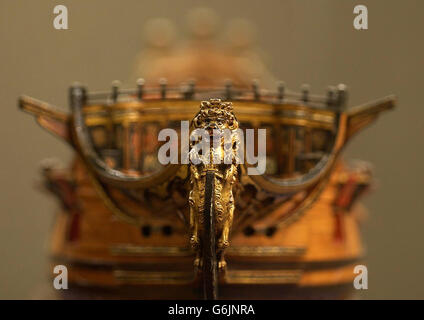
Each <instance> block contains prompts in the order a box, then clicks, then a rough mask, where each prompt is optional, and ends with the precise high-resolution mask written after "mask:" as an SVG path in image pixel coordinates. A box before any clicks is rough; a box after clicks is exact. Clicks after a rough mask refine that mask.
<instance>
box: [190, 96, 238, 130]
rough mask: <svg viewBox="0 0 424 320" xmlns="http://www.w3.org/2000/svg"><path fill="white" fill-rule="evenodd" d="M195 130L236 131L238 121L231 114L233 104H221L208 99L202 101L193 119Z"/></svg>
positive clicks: (217, 100)
mask: <svg viewBox="0 0 424 320" xmlns="http://www.w3.org/2000/svg"><path fill="white" fill-rule="evenodd" d="M193 125H194V127H195V128H203V129H206V130H210V131H211V130H213V129H218V130H219V129H220V130H224V129H230V130H236V129H238V121H237V119H236V117H235V115H234V112H233V104H232V103H231V102H222V101H221V99H210V100H209V101H202V102H201V104H200V111H199V112H198V113H197V115H196V116H195V117H194V119H193Z"/></svg>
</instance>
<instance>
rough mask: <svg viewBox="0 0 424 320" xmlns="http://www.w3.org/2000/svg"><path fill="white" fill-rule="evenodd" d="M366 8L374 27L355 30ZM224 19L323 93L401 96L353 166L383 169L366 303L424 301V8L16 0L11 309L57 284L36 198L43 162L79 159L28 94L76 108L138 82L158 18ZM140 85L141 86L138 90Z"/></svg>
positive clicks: (44, 205)
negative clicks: (250, 30) (75, 101)
mask: <svg viewBox="0 0 424 320" xmlns="http://www.w3.org/2000/svg"><path fill="white" fill-rule="evenodd" d="M58 4H64V5H66V6H67V7H68V10H69V27H70V29H69V30H62V31H59V30H55V29H54V28H53V24H52V22H53V18H54V15H53V8H54V6H55V5H58ZM357 4H365V5H367V7H368V10H369V29H368V30H367V31H357V30H355V29H354V28H353V25H352V22H353V18H354V15H353V8H354V6H355V5H357ZM199 5H207V6H208V7H210V8H213V9H215V10H216V12H217V13H218V14H219V16H220V18H221V24H220V28H222V30H221V31H224V30H225V25H226V23H227V22H228V21H229V20H230V19H231V18H235V17H241V18H246V19H249V20H251V21H252V22H253V23H254V24H255V25H256V27H257V28H258V35H259V36H258V40H257V45H258V46H259V47H260V48H261V49H262V50H263V51H264V52H266V58H267V60H266V62H267V65H268V67H269V68H270V70H271V71H272V72H273V73H274V75H275V76H276V77H277V78H280V79H282V80H285V81H286V83H287V85H288V87H289V88H291V89H297V88H298V87H299V86H300V85H301V83H303V82H307V83H309V84H311V86H312V91H313V92H314V93H320V92H323V91H324V90H325V89H326V87H327V85H328V84H337V83H340V82H343V83H346V84H347V85H348V86H349V91H350V105H356V104H359V103H362V102H365V101H367V100H372V99H374V98H378V97H381V96H385V95H387V94H391V93H394V94H396V95H397V96H398V97H399V104H398V108H397V110H396V111H394V112H390V113H387V114H385V115H384V116H383V117H381V118H380V119H379V121H378V122H377V123H376V124H375V125H374V126H372V127H370V128H369V129H367V130H366V131H365V132H363V133H362V134H360V135H359V136H358V137H356V138H355V140H354V141H353V143H351V144H350V146H349V148H348V152H347V155H346V157H349V158H360V159H364V160H367V161H370V162H372V163H373V164H374V165H375V168H376V170H375V173H376V178H377V180H378V189H377V191H376V192H375V193H373V194H372V195H370V196H368V197H367V198H366V199H365V203H366V205H367V206H368V208H369V209H370V219H369V221H368V223H367V225H366V227H365V229H364V241H365V242H366V245H367V251H368V258H367V266H368V268H369V290H368V291H367V292H363V293H361V295H362V297H364V298H379V299H380V298H381V299H387V298H421V299H423V298H424V268H423V266H424V252H423V251H424V250H423V239H424V232H423V231H422V229H423V228H424V196H423V195H422V192H423V190H424V170H423V165H424V144H423V137H424V106H422V105H421V104H422V93H423V86H424V83H423V81H422V80H423V75H424V61H423V59H424V43H423V32H424V1H422V0H404V1H400V0H398V1H394V0H393V1H382V0H380V1H376V0H374V1H365V0H361V1H350V0H343V1H338V0H297V1H294V0H293V1H281V0H275V1H245V0H237V1H234V0H232V1H213V2H211V1H209V2H204V3H203V2H201V1H195V0H191V1H188V0H179V1H172V2H166V1H162V0H159V1H135V0H131V1H129V0H127V1H108V2H106V1H101V0H91V1H82V0H79V1H75V0H74V1H70V0H62V1H56V0H55V1H47V0H39V1H25V2H23V1H13V0H2V1H1V2H0V75H1V77H0V101H1V104H2V106H1V112H2V114H1V116H0V121H1V125H0V139H1V151H0V152H1V166H0V168H1V184H0V259H1V260H0V261H1V264H0V298H3V299H4V298H13V299H14V298H30V297H32V296H33V294H34V290H36V288H37V287H38V286H39V285H40V284H42V283H43V282H44V281H46V274H47V271H48V270H47V268H46V266H47V265H46V243H47V239H48V234H49V229H50V226H51V224H52V221H53V215H54V210H55V208H56V207H57V204H56V202H55V201H54V200H53V199H52V198H51V197H50V196H48V195H46V194H43V193H41V192H39V191H38V190H36V188H35V184H36V181H37V179H38V177H39V169H38V163H39V162H40V160H42V159H44V158H46V157H57V158H59V159H62V160H63V161H64V162H65V163H66V162H68V161H69V160H70V158H71V155H72V152H71V150H70V149H69V148H68V147H67V146H65V144H64V143H62V142H61V141H59V140H57V139H55V138H53V137H52V136H51V135H49V134H48V133H46V132H45V131H43V130H41V129H40V128H39V127H38V126H37V125H36V124H35V122H34V121H33V118H32V117H30V116H28V115H25V114H23V113H21V112H19V111H18V110H17V104H16V101H17V97H18V96H19V95H20V94H22V93H25V94H28V95H31V96H34V97H37V98H39V99H42V100H45V101H49V102H51V103H53V104H56V105H58V106H63V107H64V108H65V107H66V108H67V89H68V86H69V85H70V84H71V83H72V82H73V81H75V80H78V81H81V82H82V83H84V84H87V85H88V86H89V88H90V89H95V90H98V89H105V88H109V86H110V83H111V81H112V80H114V79H122V80H126V79H128V78H129V75H130V74H131V71H132V70H133V66H134V60H135V58H136V55H137V53H138V52H139V51H140V50H141V49H142V47H143V42H142V41H141V35H142V28H143V25H144V23H145V22H146V20H147V19H149V18H153V17H165V18H170V19H172V20H173V21H174V22H175V23H176V24H177V26H178V27H179V28H180V31H181V35H182V33H183V32H184V25H185V16H186V14H187V11H188V10H189V9H190V8H192V7H194V6H199ZM127 85H132V84H127Z"/></svg>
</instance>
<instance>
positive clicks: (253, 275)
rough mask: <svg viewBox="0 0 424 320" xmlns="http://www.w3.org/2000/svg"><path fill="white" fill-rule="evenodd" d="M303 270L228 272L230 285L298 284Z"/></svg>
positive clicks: (227, 280) (227, 277)
mask: <svg viewBox="0 0 424 320" xmlns="http://www.w3.org/2000/svg"><path fill="white" fill-rule="evenodd" d="M302 274H303V270H228V271H227V273H226V277H225V278H226V283H229V284H296V283H298V282H299V281H300V278H301V277H302Z"/></svg>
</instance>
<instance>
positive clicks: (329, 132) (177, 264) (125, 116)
mask: <svg viewBox="0 0 424 320" xmlns="http://www.w3.org/2000/svg"><path fill="white" fill-rule="evenodd" d="M205 21H206V22H205ZM194 25H195V26H194V27H193V29H192V31H193V32H192V35H191V38H190V41H188V42H187V43H186V44H184V45H183V46H181V47H179V48H178V49H175V50H171V49H170V48H169V46H168V44H169V43H167V42H166V41H160V39H159V40H158V38H160V36H161V34H163V31H164V28H165V29H166V24H165V25H164V24H163V23H162V24H157V25H156V29H155V30H156V31H155V32H156V33H153V37H152V39H153V40H154V41H152V43H151V48H150V50H151V51H149V52H150V53H149V54H145V55H144V57H143V58H142V62H143V63H141V65H143V66H145V67H144V70H143V72H145V80H142V79H139V80H137V82H136V85H135V86H134V88H132V89H122V88H120V86H119V84H118V83H117V82H114V83H113V85H112V89H111V90H109V91H106V92H90V91H89V90H88V89H87V88H86V87H85V86H82V85H80V84H75V85H73V86H72V87H71V88H70V91H69V101H70V107H71V111H70V112H69V113H67V112H65V111H61V110H60V109H58V108H56V107H54V106H51V105H50V104H47V103H45V102H42V101H39V100H37V99H34V98H31V97H28V96H21V97H20V99H19V106H20V108H21V109H22V110H24V111H26V112H28V113H30V114H32V115H34V117H35V118H36V120H37V122H38V123H39V124H40V125H41V126H42V127H43V128H44V129H46V130H48V131H49V132H51V133H54V134H55V135H56V136H57V137H59V138H61V139H63V140H64V141H66V142H67V143H68V144H69V146H70V147H72V148H73V149H74V150H75V159H74V161H73V163H72V165H71V167H70V168H69V169H63V168H57V167H55V166H54V165H52V164H51V163H45V164H44V166H43V176H44V184H45V187H46V188H47V189H48V190H50V191H51V192H52V193H53V194H55V196H56V197H57V198H58V199H59V200H60V203H61V209H60V210H59V212H58V213H57V215H56V217H55V223H54V228H53V231H52V234H51V240H50V249H49V250H50V256H51V265H52V268H53V267H54V266H55V265H59V264H60V265H65V266H66V267H67V268H68V277H69V279H68V282H69V289H68V290H61V291H58V292H57V294H60V297H63V298H134V299H199V298H206V299H244V298H247V299H298V298H302V299H307V298H349V297H350V296H351V294H352V291H353V285H352V283H353V279H354V277H355V274H354V272H353V269H354V267H355V266H356V265H358V264H361V261H362V259H363V258H364V256H363V247H362V244H361V239H360V222H361V221H360V220H361V216H362V214H363V208H362V207H361V206H360V205H359V204H358V203H357V200H358V199H359V198H360V196H361V195H362V194H364V192H366V191H367V190H368V189H369V187H370V185H371V183H372V172H371V169H370V166H369V165H367V164H365V163H363V162H361V163H358V164H356V165H353V166H352V165H347V164H346V162H344V161H343V160H342V159H341V153H342V151H343V148H344V146H345V145H346V144H347V143H348V142H349V141H350V139H351V138H352V137H353V136H354V135H355V134H356V133H357V132H359V131H360V130H362V129H363V128H365V127H366V126H368V125H369V124H371V123H372V122H373V121H374V120H375V119H377V117H378V116H379V115H380V113H381V112H383V111H386V110H389V109H392V108H393V107H394V103H395V98H394V97H393V96H388V97H385V98H382V99H378V100H376V101H372V102H369V103H366V104H364V105H361V106H357V107H352V108H348V107H347V92H346V86H344V85H338V86H336V87H331V88H330V89H329V91H328V93H326V94H324V95H314V94H311V93H310V90H309V87H307V86H303V87H302V88H301V90H300V92H293V91H290V90H288V89H287V88H286V86H285V84H284V83H282V82H278V83H277V84H276V85H275V86H274V87H275V88H266V87H263V86H262V83H269V82H272V81H273V77H272V75H271V74H270V73H269V72H268V71H266V70H265V69H264V68H263V66H262V62H261V61H260V60H258V59H256V58H252V56H255V55H253V54H252V51H251V50H250V49H246V47H247V46H245V47H243V45H241V44H240V41H238V42H236V44H235V45H234V46H233V48H232V49H234V47H237V50H230V49H229V48H228V47H223V46H222V45H220V44H219V43H217V41H216V40H215V39H214V38H213V37H212V31H211V28H210V25H211V24H209V25H208V24H207V19H205V18H204V16H203V17H202V16H201V15H200V17H198V20H197V24H194ZM239 25H240V24H239ZM158 30H160V31H162V33H160V32H159V33H158ZM166 39H168V38H166ZM237 39H241V37H238V38H237ZM168 40H169V39H168ZM158 43H159V44H160V46H159V47H158V45H157V44H158ZM241 47H243V48H244V49H243V50H241V49H240V48H241ZM249 50H250V51H249ZM246 51H249V54H245V53H246ZM152 52H153V53H152ZM143 59H144V60H143ZM249 59H250V60H249ZM240 61H243V63H240ZM246 61H247V63H246ZM146 66H148V67H146ZM252 77H254V78H256V79H259V80H255V81H252ZM182 123H186V124H188V125H187V130H188V133H187V132H186V133H184V132H183V129H182V126H181V124H182ZM165 128H168V129H173V130H174V132H176V134H177V138H178V140H177V141H178V143H177V145H175V144H172V143H171V142H170V140H167V139H158V137H159V136H160V132H161V130H162V129H165ZM198 129H202V130H204V132H206V133H207V134H209V135H210V137H211V138H213V130H215V129H218V130H224V129H226V130H229V132H230V133H234V132H236V131H237V132H240V130H241V132H246V130H247V129H254V130H253V132H255V133H256V134H257V133H258V132H259V129H266V130H265V131H264V132H265V138H266V139H265V141H266V144H265V146H264V150H265V151H266V156H265V159H264V160H265V162H266V167H265V168H264V172H260V174H249V173H250V172H251V171H252V169H254V166H253V165H251V164H249V163H247V162H239V161H236V160H237V157H236V156H235V157H234V158H233V159H232V160H230V161H228V162H225V163H219V164H215V163H214V162H213V161H210V162H207V161H206V162H204V161H199V162H198V163H194V162H193V161H188V162H184V159H183V158H184V157H183V151H184V150H185V151H187V152H188V153H189V154H190V155H191V154H193V152H192V151H193V150H194V148H195V146H194V144H193V139H191V137H192V135H193V132H195V131H196V130H198ZM187 138H188V139H187ZM255 139H256V140H255ZM255 139H254V140H253V145H254V146H255V147H254V148H253V157H254V155H255V154H257V153H258V149H259V141H258V137H257V135H256V138H255ZM160 140H161V141H160ZM184 141H185V142H184ZM219 141H221V140H219ZM229 141H230V142H229V143H224V142H222V143H221V142H219V143H217V144H216V145H214V146H213V147H211V149H210V152H205V153H197V155H198V158H200V160H202V159H203V160H204V159H206V158H208V159H209V160H210V157H212V156H213V155H216V154H218V155H223V154H225V152H227V151H228V152H230V153H232V154H233V155H235V154H238V155H241V156H242V157H243V156H247V155H246V153H245V152H244V153H243V151H242V153H239V152H238V151H239V149H240V148H239V147H240V146H241V145H243V144H245V143H244V140H243V137H240V135H234V134H232V135H231V137H230V140H229ZM227 142H228V141H227ZM166 144H168V145H169V146H170V149H172V150H174V151H175V150H178V151H177V156H176V157H174V159H173V160H176V161H170V163H169V164H162V163H160V161H159V159H158V153H159V150H160V149H161V148H162V147H163V146H164V145H166ZM183 146H185V149H184V148H183Z"/></svg>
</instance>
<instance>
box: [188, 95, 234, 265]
mask: <svg viewBox="0 0 424 320" xmlns="http://www.w3.org/2000/svg"><path fill="white" fill-rule="evenodd" d="M192 127H193V129H194V130H196V129H204V130H205V131H206V132H207V133H208V134H209V136H210V137H214V138H216V136H214V134H216V132H221V133H222V132H224V130H229V131H227V132H229V133H230V134H231V135H230V137H231V140H230V141H225V137H224V135H221V136H219V137H218V139H219V141H218V143H216V144H215V143H214V145H213V146H211V147H210V148H209V152H206V153H202V154H201V155H199V154H198V153H197V152H193V151H195V149H194V145H195V143H194V141H192V142H191V150H190V156H191V159H192V163H191V164H190V183H191V190H190V195H189V203H190V227H191V238H190V243H191V245H192V247H193V248H194V249H195V251H196V259H195V266H196V267H199V266H200V265H202V259H203V256H202V246H203V245H204V244H203V243H202V234H203V232H205V227H204V223H205V217H204V216H203V212H204V209H205V194H206V187H207V186H206V175H207V173H208V172H209V173H213V192H212V207H213V210H212V214H213V219H214V222H215V230H211V232H215V236H216V239H217V241H216V253H217V260H218V268H219V269H220V270H223V269H225V266H226V262H225V259H224V250H225V249H226V248H227V247H228V246H229V244H230V243H229V234H230V229H231V225H232V222H233V214H234V209H235V206H234V196H233V185H234V183H235V182H236V180H237V174H238V168H237V148H238V145H239V141H238V135H237V129H238V127H239V124H238V121H237V119H236V118H235V116H234V113H233V106H232V104H231V103H230V102H221V100H219V99H211V100H210V101H203V102H202V103H201V107H200V111H199V113H198V114H197V115H196V116H195V117H194V119H193V121H192ZM191 140H193V139H191ZM228 151H229V152H228ZM228 155H230V156H231V159H230V160H228V159H226V161H223V163H219V164H218V163H217V161H214V159H221V160H224V158H226V157H227V156H228ZM197 157H198V158H199V159H197ZM216 157H218V158H216ZM193 159H197V160H200V161H199V163H198V164H194V163H193Z"/></svg>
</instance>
